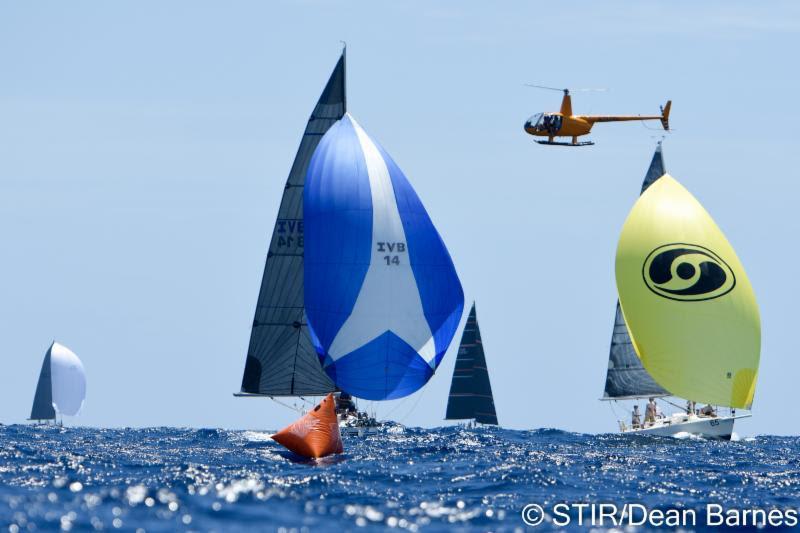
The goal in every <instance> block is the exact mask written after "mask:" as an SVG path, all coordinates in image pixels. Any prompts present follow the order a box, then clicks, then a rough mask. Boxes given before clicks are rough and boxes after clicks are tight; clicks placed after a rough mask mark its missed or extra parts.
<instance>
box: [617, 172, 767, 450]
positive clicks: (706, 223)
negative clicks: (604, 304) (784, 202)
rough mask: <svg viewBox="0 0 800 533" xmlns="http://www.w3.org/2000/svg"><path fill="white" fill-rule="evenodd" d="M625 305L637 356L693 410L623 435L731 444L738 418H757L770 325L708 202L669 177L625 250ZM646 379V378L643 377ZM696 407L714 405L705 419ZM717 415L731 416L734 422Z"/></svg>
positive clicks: (630, 232)
mask: <svg viewBox="0 0 800 533" xmlns="http://www.w3.org/2000/svg"><path fill="white" fill-rule="evenodd" d="M616 279H617V290H618V293H619V299H620V305H621V309H622V312H623V314H624V320H625V323H626V324H627V327H628V332H629V334H630V337H631V342H632V345H633V347H634V348H635V350H636V353H637V354H638V357H639V359H640V360H641V362H642V365H643V367H644V369H645V370H646V371H647V374H648V375H649V376H651V377H652V380H653V381H654V382H655V383H657V384H658V385H659V386H660V387H662V388H663V389H664V391H668V393H669V394H671V395H673V396H678V397H682V398H687V399H690V400H691V401H692V402H691V403H690V405H689V406H688V408H687V409H686V411H685V412H684V413H677V414H674V415H672V416H669V417H658V418H655V419H652V418H651V419H650V420H647V417H646V419H645V421H644V422H642V423H641V424H639V425H638V427H635V426H636V425H635V424H632V425H631V427H630V428H626V427H623V431H630V432H637V433H646V434H655V435H674V434H676V433H679V432H687V433H693V434H699V435H703V436H707V437H714V438H723V439H726V438H730V437H731V435H732V433H733V424H734V421H735V420H736V419H737V418H742V417H743V416H749V415H739V416H737V415H736V414H735V411H734V410H735V409H737V408H744V409H750V407H751V405H752V402H753V396H754V394H755V385H756V380H757V376H758V364H759V356H760V348H761V325H760V318H759V312H758V306H757V304H756V301H755V295H754V293H753V289H752V287H751V286H750V281H749V280H748V278H747V275H746V274H745V271H744V268H743V267H742V265H741V263H740V262H739V259H738V257H737V256H736V253H735V252H734V250H733V248H732V247H731V245H730V243H728V241H727V239H726V238H725V236H724V235H723V234H722V232H721V231H720V229H719V228H718V227H717V225H716V224H715V223H714V221H713V220H712V219H711V217H710V216H709V214H708V213H707V212H706V211H705V209H703V207H702V206H701V205H700V203H699V202H698V201H697V200H696V199H695V198H694V197H693V196H692V195H691V194H690V193H689V192H688V191H687V190H686V189H685V188H684V187H683V186H682V185H681V184H680V183H678V182H677V181H676V180H675V179H674V178H672V177H671V176H669V175H668V174H664V175H663V176H661V177H660V178H658V179H657V180H655V181H654V182H653V183H652V184H651V185H650V186H649V187H646V190H645V191H644V192H643V193H642V195H641V197H640V198H639V200H638V201H637V202H636V204H635V205H634V207H633V209H632V210H631V212H630V214H629V215H628V219H627V220H626V221H625V225H624V226H623V229H622V233H621V235H620V240H619V245H618V247H617V257H616ZM640 376H641V375H640ZM694 402H703V403H706V404H708V405H707V406H706V407H704V408H703V409H702V410H699V411H698V410H696V409H695V408H694V407H693V405H694ZM716 406H724V407H729V408H731V414H730V415H729V416H720V415H718V414H717V407H716Z"/></svg>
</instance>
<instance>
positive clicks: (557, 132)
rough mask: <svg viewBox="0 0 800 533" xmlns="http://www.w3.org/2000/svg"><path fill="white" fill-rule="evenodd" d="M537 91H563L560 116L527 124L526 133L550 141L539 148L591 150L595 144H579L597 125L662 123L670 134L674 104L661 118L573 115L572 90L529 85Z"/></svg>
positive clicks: (547, 115)
mask: <svg viewBox="0 0 800 533" xmlns="http://www.w3.org/2000/svg"><path fill="white" fill-rule="evenodd" d="M528 87H535V88H537V89H549V90H552V91H563V92H564V98H563V99H562V100H561V110H560V111H559V112H557V113H554V112H552V113H537V114H535V115H533V116H532V117H531V118H529V119H528V120H527V121H526V122H525V131H526V132H527V133H529V134H531V135H534V136H536V137H547V140H541V141H540V140H537V141H536V142H537V143H539V144H549V145H555V146H591V145H593V144H594V142H592V141H580V142H579V141H578V137H580V136H582V135H586V134H588V133H589V132H590V131H592V126H594V124H595V122H623V121H629V120H660V121H661V125H662V126H663V127H664V130H665V131H669V110H670V108H671V107H672V100H668V101H667V103H666V104H665V105H663V106H661V114H660V115H573V114H572V97H571V96H570V94H569V89H556V88H554V87H544V86H542V85H528ZM556 137H572V142H558V141H555V140H554V139H555V138H556Z"/></svg>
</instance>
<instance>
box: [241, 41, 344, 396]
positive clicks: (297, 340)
mask: <svg viewBox="0 0 800 533" xmlns="http://www.w3.org/2000/svg"><path fill="white" fill-rule="evenodd" d="M346 108H347V100H346V91H345V52H344V51H343V52H342V56H341V57H340V58H339V62H338V63H337V64H336V67H335V68H334V69H333V73H332V74H331V76H330V78H329V79H328V83H327V84H326V85H325V89H324V90H323V91H322V95H321V96H320V98H319V101H318V102H317V105H316V107H315V108H314V111H313V112H312V113H311V117H309V119H308V125H307V126H306V129H305V132H304V133H303V138H302V140H301V141H300V148H299V149H298V150H297V155H296V156H295V159H294V164H293V165H292V169H291V171H290V172H289V178H288V179H287V180H286V186H285V187H284V190H283V199H282V200H281V205H280V208H279V210H278V219H277V221H276V222H275V229H274V230H273V232H272V241H271V242H270V245H269V251H268V252H267V261H266V265H265V267H264V276H263V278H262V280H261V290H260V292H259V295H258V303H257V304H256V312H255V318H254V319H253V329H252V331H251V333H250V346H249V348H248V350H247V360H246V362H245V368H244V376H243V377H242V388H241V394H243V395H265V396H305V395H308V396H314V395H323V394H327V393H329V392H333V391H335V390H336V386H335V385H334V384H333V382H332V381H331V379H330V378H329V377H328V376H327V375H326V374H325V372H324V371H323V370H322V366H321V365H320V362H319V359H318V358H317V354H316V352H315V350H314V346H313V345H312V344H311V339H310V338H309V333H308V327H307V325H306V319H305V307H304V302H303V298H304V294H303V186H304V185H305V180H306V170H307V168H308V164H309V161H310V160H311V156H312V155H313V154H314V150H315V149H316V147H317V144H318V143H319V141H320V139H321V138H322V136H323V135H324V134H325V132H327V131H328V129H329V128H330V127H331V126H332V125H333V124H334V123H335V122H336V121H338V120H339V119H341V118H342V117H343V116H344V114H345V111H346Z"/></svg>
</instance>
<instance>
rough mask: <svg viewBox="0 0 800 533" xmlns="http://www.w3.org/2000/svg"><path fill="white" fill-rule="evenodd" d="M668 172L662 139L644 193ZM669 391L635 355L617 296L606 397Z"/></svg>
mask: <svg viewBox="0 0 800 533" xmlns="http://www.w3.org/2000/svg"><path fill="white" fill-rule="evenodd" d="M665 172H666V171H665V166H664V155H663V152H662V148H661V143H659V144H658V146H657V147H656V151H655V153H654V154H653V159H652V160H651V161H650V166H649V167H648V168H647V173H646V174H645V177H644V180H643V181H642V190H641V193H644V192H645V191H646V190H647V188H648V187H650V186H651V185H652V184H653V183H654V182H655V181H656V180H657V179H659V178H660V177H661V176H663V175H664V174H665ZM668 395H669V393H668V392H667V391H666V390H664V388H663V387H661V386H660V385H659V384H658V383H656V382H655V380H653V378H652V376H650V374H648V373H647V370H645V368H644V366H643V365H642V361H641V360H640V359H639V356H638V355H636V350H635V349H634V346H633V342H632V341H631V337H630V334H629V333H628V325H627V324H626V323H625V317H624V316H623V314H622V308H621V307H620V305H619V300H617V306H616V312H615V315H614V329H613V333H612V334H611V347H610V348H609V358H608V372H607V374H606V384H605V390H604V391H603V399H604V400H612V399H617V400H626V399H635V398H646V397H659V396H660V397H663V396H668Z"/></svg>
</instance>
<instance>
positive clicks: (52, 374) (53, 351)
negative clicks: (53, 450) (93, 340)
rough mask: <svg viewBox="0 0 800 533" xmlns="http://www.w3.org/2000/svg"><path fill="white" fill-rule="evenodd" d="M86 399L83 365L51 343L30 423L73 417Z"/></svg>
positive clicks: (69, 352) (74, 356)
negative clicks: (59, 416)
mask: <svg viewBox="0 0 800 533" xmlns="http://www.w3.org/2000/svg"><path fill="white" fill-rule="evenodd" d="M85 399H86V374H85V372H84V369H83V363H81V360H80V359H78V356H77V355H75V353H74V352H73V351H72V350H70V349H69V348H67V347H66V346H64V345H62V344H59V343H57V342H53V344H52V345H50V348H48V350H47V353H45V355H44V362H43V363H42V369H41V371H40V372H39V382H38V384H37V385H36V395H35V396H34V398H33V407H32V408H31V416H30V418H29V420H36V421H47V420H53V421H55V420H56V417H57V415H59V414H60V415H62V416H63V415H67V416H75V415H77V414H78V412H80V410H81V408H82V407H83V402H84V400H85Z"/></svg>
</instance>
